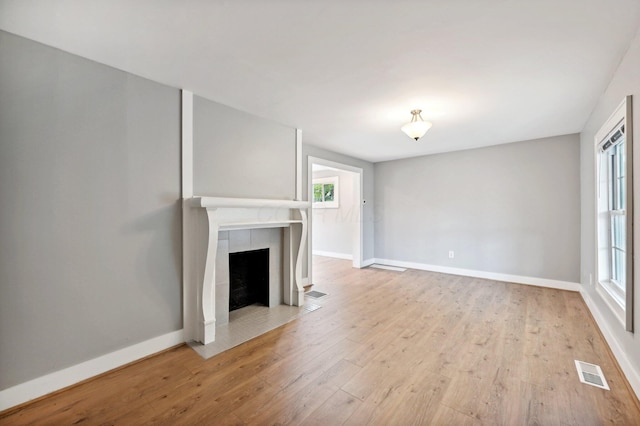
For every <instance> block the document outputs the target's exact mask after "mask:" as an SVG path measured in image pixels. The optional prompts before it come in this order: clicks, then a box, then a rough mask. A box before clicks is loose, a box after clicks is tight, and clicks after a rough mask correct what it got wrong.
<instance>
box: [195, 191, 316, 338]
mask: <svg viewBox="0 0 640 426" xmlns="http://www.w3.org/2000/svg"><path fill="white" fill-rule="evenodd" d="M183 205H184V209H183V220H184V222H185V232H188V235H189V238H188V239H189V240H190V244H188V246H189V247H187V245H185V255H186V257H187V258H190V259H191V261H190V262H188V263H189V266H188V267H189V269H190V272H189V273H188V277H189V279H188V280H186V282H185V294H184V324H185V333H186V334H187V338H191V339H193V340H197V341H199V342H201V343H204V344H207V343H210V342H213V341H214V340H215V297H216V296H215V283H216V254H217V248H218V233H219V232H220V231H231V230H242V229H255V228H284V229H285V238H284V239H283V244H284V246H283V249H284V252H285V255H284V256H283V257H284V262H283V271H287V272H286V273H284V279H283V281H284V283H283V284H284V289H283V290H284V292H283V293H284V303H286V304H288V305H294V306H302V304H303V303H304V287H303V282H302V259H303V254H304V249H305V244H306V240H307V209H309V208H311V203H310V202H309V201H294V200H272V199H258V198H224V197H193V198H187V199H185V200H184V203H183ZM199 212H204V213H206V215H203V214H202V213H199ZM205 217H206V219H205ZM294 225H295V226H299V227H300V235H299V238H295V237H294V233H293V232H291V230H290V228H291V227H292V226H294Z"/></svg>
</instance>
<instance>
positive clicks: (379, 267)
mask: <svg viewBox="0 0 640 426" xmlns="http://www.w3.org/2000/svg"><path fill="white" fill-rule="evenodd" d="M371 267H372V268H376V269H386V270H387V271H397V272H404V271H406V270H407V268H400V267H398V266H390V265H381V264H379V263H374V264H373V265H371Z"/></svg>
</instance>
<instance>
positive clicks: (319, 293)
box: [305, 290, 327, 299]
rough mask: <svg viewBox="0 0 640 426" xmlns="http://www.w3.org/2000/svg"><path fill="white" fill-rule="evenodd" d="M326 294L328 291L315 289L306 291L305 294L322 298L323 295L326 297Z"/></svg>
mask: <svg viewBox="0 0 640 426" xmlns="http://www.w3.org/2000/svg"><path fill="white" fill-rule="evenodd" d="M326 295H327V293H323V292H321V291H315V290H312V291H309V292H307V293H305V296H309V297H313V298H314V299H320V298H321V297H324V296H326Z"/></svg>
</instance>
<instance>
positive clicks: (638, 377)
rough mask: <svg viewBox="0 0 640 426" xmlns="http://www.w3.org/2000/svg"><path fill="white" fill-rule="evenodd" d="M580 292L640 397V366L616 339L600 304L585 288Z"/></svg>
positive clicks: (637, 395) (639, 397)
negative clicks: (629, 356) (599, 306)
mask: <svg viewBox="0 0 640 426" xmlns="http://www.w3.org/2000/svg"><path fill="white" fill-rule="evenodd" d="M580 294H581V295H582V299H583V300H584V302H585V303H586V304H587V307H588V308H589V310H590V311H591V315H593V318H594V319H595V321H596V324H597V325H598V327H599V328H600V331H601V332H602V335H603V336H604V338H605V340H606V341H607V344H608V345H609V348H611V352H613V356H615V357H616V361H618V364H619V365H620V368H621V369H622V372H623V373H624V375H625V377H626V379H627V381H628V382H629V384H630V385H631V387H632V388H633V391H634V392H635V394H636V397H637V398H638V399H640V370H639V369H640V366H638V365H635V364H634V363H633V362H631V360H630V359H629V358H628V357H627V354H626V352H625V351H624V349H623V348H622V346H621V345H620V342H618V339H616V335H615V333H614V332H613V331H611V328H610V327H609V324H608V323H607V321H606V320H605V318H604V316H603V315H602V312H601V311H600V309H599V308H598V305H596V303H595V302H594V301H593V299H592V298H591V296H590V295H589V293H587V292H586V291H585V290H582V291H580Z"/></svg>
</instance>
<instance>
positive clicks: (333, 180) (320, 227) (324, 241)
mask: <svg viewBox="0 0 640 426" xmlns="http://www.w3.org/2000/svg"><path fill="white" fill-rule="evenodd" d="M307 166H308V167H307V183H308V194H309V200H310V201H311V202H312V208H311V209H310V213H309V250H308V256H309V259H308V264H309V271H308V272H309V282H310V283H313V281H312V269H313V254H314V253H315V254H318V255H322V256H328V257H335V258H340V259H349V260H351V261H352V263H353V267H354V268H361V267H362V261H363V259H362V253H363V251H362V245H363V242H362V233H363V221H362V214H363V209H362V207H363V189H362V182H363V170H362V169H361V168H359V167H354V166H349V165H346V164H341V163H337V162H334V161H330V160H325V159H322V158H317V157H311V156H310V157H309V158H308V165H307Z"/></svg>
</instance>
